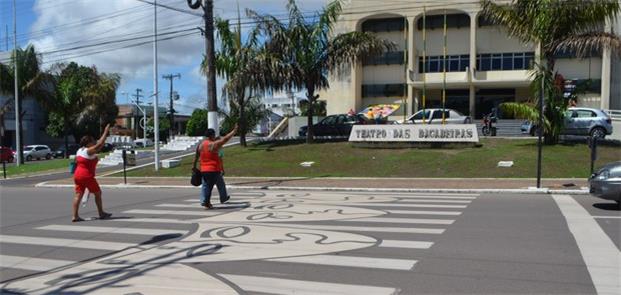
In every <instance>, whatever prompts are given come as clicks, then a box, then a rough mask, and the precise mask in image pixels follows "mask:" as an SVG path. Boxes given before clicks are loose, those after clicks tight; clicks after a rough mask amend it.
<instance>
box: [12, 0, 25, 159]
mask: <svg viewBox="0 0 621 295" xmlns="http://www.w3.org/2000/svg"><path fill="white" fill-rule="evenodd" d="M16 7H17V5H16V4H15V0H13V56H14V57H13V67H14V70H15V72H14V75H15V165H17V166H18V167H19V165H21V164H22V161H23V160H24V154H23V151H22V150H23V149H22V134H21V133H22V126H21V122H20V119H21V117H22V116H21V113H20V112H21V110H20V106H21V104H20V103H19V83H18V82H17V77H18V75H17V8H16Z"/></svg>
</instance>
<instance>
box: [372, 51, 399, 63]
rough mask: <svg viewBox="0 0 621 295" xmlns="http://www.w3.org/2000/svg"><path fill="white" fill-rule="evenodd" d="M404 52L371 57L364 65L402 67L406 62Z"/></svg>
mask: <svg viewBox="0 0 621 295" xmlns="http://www.w3.org/2000/svg"><path fill="white" fill-rule="evenodd" d="M403 54H404V52H403V51H391V52H386V53H384V54H382V55H380V56H377V57H371V58H368V59H365V60H364V61H363V62H362V65H365V66H375V65H402V64H403V63H404V62H405V58H404V56H403Z"/></svg>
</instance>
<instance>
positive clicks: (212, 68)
mask: <svg viewBox="0 0 621 295" xmlns="http://www.w3.org/2000/svg"><path fill="white" fill-rule="evenodd" d="M203 9H204V11H205V49H206V50H207V55H206V57H207V97H208V101H209V105H208V113H207V116H208V118H207V120H208V121H209V128H212V129H214V130H215V131H216V134H220V128H219V127H220V126H218V98H217V97H216V64H215V58H216V55H215V52H214V36H213V30H214V28H213V0H204V3H203Z"/></svg>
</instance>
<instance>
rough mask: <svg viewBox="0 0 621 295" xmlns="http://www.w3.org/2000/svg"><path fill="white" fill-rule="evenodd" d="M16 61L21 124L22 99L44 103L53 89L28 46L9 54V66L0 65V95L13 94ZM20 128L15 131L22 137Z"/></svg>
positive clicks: (22, 114)
mask: <svg viewBox="0 0 621 295" xmlns="http://www.w3.org/2000/svg"><path fill="white" fill-rule="evenodd" d="M16 59H17V72H18V77H17V82H18V85H19V88H18V90H17V93H18V95H19V100H18V102H17V104H18V107H19V109H20V110H22V111H21V112H20V114H19V115H18V118H17V119H18V120H19V122H20V123H21V122H22V121H23V117H24V114H25V112H23V108H22V101H23V99H24V97H26V96H32V97H35V98H36V99H37V100H39V101H40V102H45V101H47V100H49V98H50V97H52V96H53V95H52V93H53V87H52V88H50V85H49V84H48V83H47V79H46V78H47V76H46V75H45V73H44V72H42V71H41V67H40V66H41V62H40V58H39V54H38V53H37V52H36V50H35V47H34V46H33V45H28V46H27V47H26V48H25V49H21V48H18V49H17V50H14V51H13V52H12V53H11V62H10V64H7V65H4V64H1V63H0V76H2V79H0V93H2V94H5V95H9V96H12V95H14V93H15V84H14V83H13V81H14V79H15V77H14V73H15V71H14V69H15V62H14V61H15V60H16ZM21 127H22V124H20V129H19V130H16V132H19V134H20V135H22V128H21ZM20 138H23V136H20ZM15 144H16V146H21V145H23V142H16V143H15ZM20 151H21V149H20ZM20 159H21V162H23V160H24V159H23V157H21V156H20Z"/></svg>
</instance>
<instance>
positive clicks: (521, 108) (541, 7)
mask: <svg viewBox="0 0 621 295" xmlns="http://www.w3.org/2000/svg"><path fill="white" fill-rule="evenodd" d="M481 6H482V15H483V16H485V17H486V18H487V19H488V20H490V21H492V22H494V23H496V24H499V25H501V26H503V27H505V28H506V30H507V32H508V34H509V35H510V36H513V37H516V38H518V39H520V40H521V41H523V42H525V43H535V44H539V48H540V49H539V50H540V55H541V63H540V64H537V65H536V67H535V70H534V71H533V75H534V79H533V82H532V84H531V88H532V89H533V97H539V95H537V93H541V92H543V93H544V95H545V100H544V101H545V111H544V113H543V117H544V118H543V119H544V134H545V142H546V143H547V144H555V143H557V142H558V139H559V134H560V132H561V130H562V129H563V124H564V113H565V111H566V109H567V99H565V98H564V97H563V93H562V92H563V91H562V84H561V83H559V82H560V81H559V80H560V79H562V76H560V75H559V74H558V73H557V72H556V71H555V64H556V58H555V55H557V54H559V53H562V52H574V53H575V54H576V56H577V57H578V58H582V57H585V56H586V55H588V54H590V53H591V52H596V51H600V50H602V49H603V48H611V49H615V50H616V51H617V53H618V52H619V51H618V50H621V38H620V37H619V36H617V35H615V34H612V33H608V32H604V31H602V27H603V24H604V23H605V22H606V21H610V22H612V21H614V19H615V18H616V17H617V15H618V14H619V12H620V11H621V8H620V4H619V2H618V1H616V0H598V1H585V0H513V1H511V3H510V4H506V5H503V4H496V3H494V2H493V1H491V0H483V1H482V2H481ZM542 85H543V86H542ZM538 103H539V101H538V99H534V100H533V101H531V102H530V103H526V104H520V103H505V104H503V105H501V108H502V109H503V111H505V112H507V113H512V114H514V115H515V116H516V117H520V118H524V119H529V120H531V121H533V122H537V121H539V119H540V118H539V111H538V109H537V108H536V107H535V105H536V104H538Z"/></svg>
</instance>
